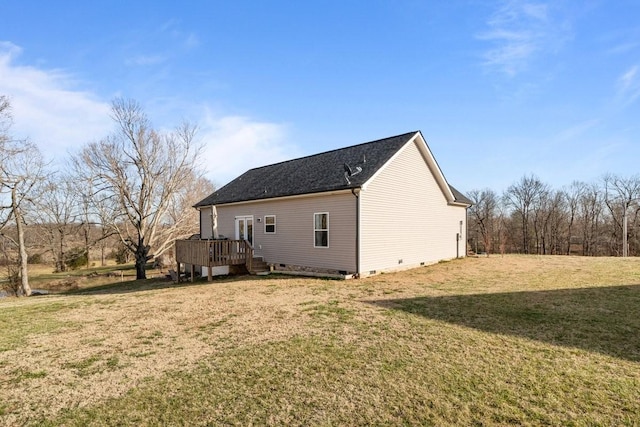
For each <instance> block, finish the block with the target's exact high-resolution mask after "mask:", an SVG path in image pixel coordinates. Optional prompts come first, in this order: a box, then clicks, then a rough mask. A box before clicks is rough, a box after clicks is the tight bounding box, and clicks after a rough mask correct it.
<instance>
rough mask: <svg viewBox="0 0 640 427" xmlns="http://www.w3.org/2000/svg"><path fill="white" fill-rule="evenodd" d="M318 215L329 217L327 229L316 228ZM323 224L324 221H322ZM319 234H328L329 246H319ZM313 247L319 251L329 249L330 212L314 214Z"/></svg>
mask: <svg viewBox="0 0 640 427" xmlns="http://www.w3.org/2000/svg"><path fill="white" fill-rule="evenodd" d="M317 215H326V216H327V226H326V227H327V228H316V216H317ZM321 222H322V220H321ZM317 232H325V233H327V244H326V245H320V246H318V244H317V243H318V242H317V240H316V233H317ZM313 247H314V248H319V249H325V248H328V247H329V212H314V214H313Z"/></svg>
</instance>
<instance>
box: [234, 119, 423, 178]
mask: <svg viewBox="0 0 640 427" xmlns="http://www.w3.org/2000/svg"><path fill="white" fill-rule="evenodd" d="M419 132H420V131H417V130H415V131H412V132H405V133H401V134H398V135H394V136H388V137H386V138H380V139H375V140H373V141H367V142H361V143H359V144H354V145H349V146H347V147H342V148H334V149H333V150H327V151H323V152H321V153H315V154H308V155H306V156H302V157H296V158H294V159H289V160H283V161H281V162H276V163H269V164H268V165H263V166H256V167H255V168H251V169H248V170H247V171H246V172H245V173H247V172H250V171H254V170H259V169H262V168H268V167H271V166H276V165H281V164H285V163H289V162H293V161H297V160H303V159H309V158H311V157H316V156H322V155H325V154H329V153H333V152H336V151H342V150H347V149H349V148H354V147H359V146H361V145H367V144H373V143H376V142H381V141H384V140H386V139H394V138H400V137H402V136H406V135H410V134H415V133H419ZM243 175H244V174H243Z"/></svg>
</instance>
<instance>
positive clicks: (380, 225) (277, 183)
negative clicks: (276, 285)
mask: <svg viewBox="0 0 640 427" xmlns="http://www.w3.org/2000/svg"><path fill="white" fill-rule="evenodd" d="M469 206H471V202H470V201H469V199H467V198H466V197H465V196H464V195H462V194H461V193H460V192H459V191H457V190H456V189H455V188H453V187H452V186H450V185H449V184H448V183H447V180H446V179H445V177H444V175H443V173H442V171H441V170H440V167H439V166H438V163H437V162H436V160H435V158H434V157H433V154H432V153H431V151H430V150H429V147H428V146H427V143H426V142H425V139H424V138H423V136H422V133H421V132H419V131H416V132H410V133H406V134H403V135H398V136H393V137H390V138H385V139H380V140H377V141H371V142H367V143H363V144H359V145H354V146H351V147H346V148H341V149H337V150H332V151H328V152H324V153H320V154H315V155H312V156H307V157H302V158H298V159H294V160H289V161H285V162H281V163H276V164H272V165H269V166H264V167H259V168H255V169H251V170H249V171H247V172H245V173H244V174H243V175H241V176H239V177H238V178H236V179H234V180H233V181H231V182H230V183H229V184H227V185H225V186H224V187H222V188H220V189H219V190H217V191H216V192H214V193H213V194H211V195H210V196H208V197H206V198H205V199H203V200H202V201H200V202H198V203H197V204H196V205H195V208H197V209H198V210H199V211H200V236H201V239H203V240H206V239H216V241H217V240H220V239H222V238H227V239H234V240H235V241H240V242H243V241H246V242H247V243H248V245H247V247H249V248H251V249H252V250H253V254H252V255H253V257H254V258H253V259H254V260H255V259H257V260H259V262H260V261H262V262H264V263H266V264H267V265H268V266H269V267H270V269H272V270H275V271H283V272H289V273H296V272H297V273H299V274H311V275H313V274H321V275H336V276H341V277H362V276H367V275H371V274H376V273H380V272H384V271H390V270H396V269H404V268H412V267H416V266H421V265H426V264H430V263H435V262H438V261H440V260H446V259H452V258H456V257H463V256H465V253H466V243H465V242H466V233H467V231H466V229H467V215H466V213H467V208H468V207H469ZM209 251H210V252H212V251H213V249H209ZM242 251H243V250H240V252H242ZM236 252H238V250H236ZM210 257H211V255H210ZM185 262H186V260H185ZM200 265H203V264H202V263H201V264H200ZM205 270H206V269H205Z"/></svg>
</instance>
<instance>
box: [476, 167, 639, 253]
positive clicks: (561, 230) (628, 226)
mask: <svg viewBox="0 0 640 427" xmlns="http://www.w3.org/2000/svg"><path fill="white" fill-rule="evenodd" d="M468 196H469V198H470V200H471V201H472V202H473V206H472V207H471V208H470V209H469V211H468V243H469V245H470V250H472V251H474V252H476V253H485V254H487V255H489V254H493V253H522V254H539V255H546V254H550V255H585V256H637V255H638V254H640V235H639V234H638V230H639V226H640V224H639V223H638V220H639V218H638V214H639V212H640V203H639V202H640V175H634V176H628V177H625V176H619V175H615V174H607V175H604V176H603V177H602V178H600V179H599V180H597V181H595V182H581V181H574V182H573V183H571V185H569V186H566V187H562V188H557V189H556V188H553V187H552V186H550V185H549V184H546V183H544V182H542V181H541V180H540V179H539V178H538V177H536V176H533V175H525V176H523V177H522V178H520V180H518V181H517V182H515V183H514V184H512V185H510V186H509V187H508V188H507V189H506V190H505V191H504V192H503V193H502V194H498V193H496V192H495V191H493V190H491V189H482V190H479V189H476V190H472V191H470V192H469V193H468Z"/></svg>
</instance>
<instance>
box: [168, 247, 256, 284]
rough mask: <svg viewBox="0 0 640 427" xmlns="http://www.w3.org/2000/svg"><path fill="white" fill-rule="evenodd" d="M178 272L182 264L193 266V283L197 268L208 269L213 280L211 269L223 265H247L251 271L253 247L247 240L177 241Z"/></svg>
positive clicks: (209, 278) (209, 277)
mask: <svg viewBox="0 0 640 427" xmlns="http://www.w3.org/2000/svg"><path fill="white" fill-rule="evenodd" d="M175 254H176V263H177V264H178V271H180V266H181V265H182V264H188V265H190V266H191V281H193V280H194V273H195V266H196V265H199V266H202V267H207V268H208V271H209V274H208V280H211V278H212V277H211V268H212V267H219V266H223V265H246V266H247V270H249V271H251V267H252V266H251V263H252V260H253V247H252V246H251V244H250V243H249V242H248V241H246V240H176V244H175Z"/></svg>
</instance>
